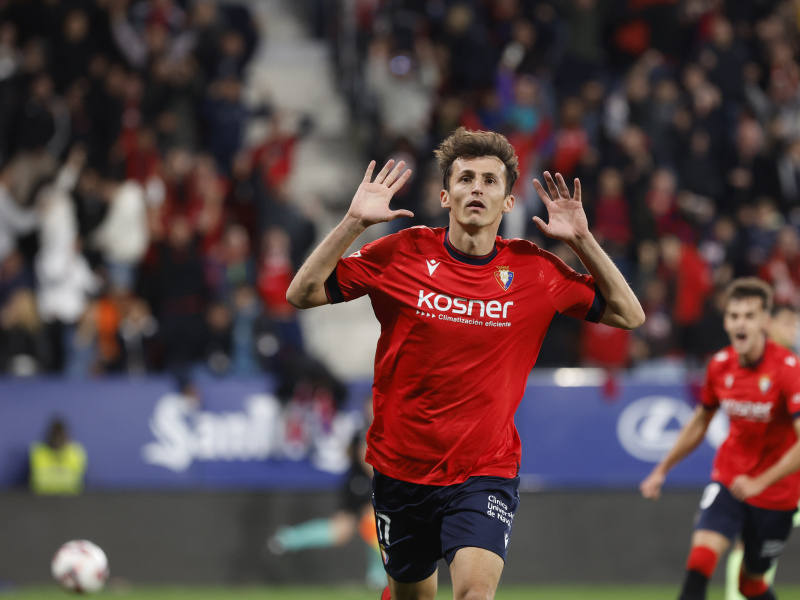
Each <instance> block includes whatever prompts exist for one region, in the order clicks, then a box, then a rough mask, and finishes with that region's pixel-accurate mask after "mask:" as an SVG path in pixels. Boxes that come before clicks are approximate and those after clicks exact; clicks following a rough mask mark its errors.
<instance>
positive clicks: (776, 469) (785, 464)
mask: <svg viewBox="0 0 800 600" xmlns="http://www.w3.org/2000/svg"><path fill="white" fill-rule="evenodd" d="M799 470H800V440H798V441H797V442H795V444H794V445H793V446H792V447H791V448H789V450H788V451H787V452H786V454H784V455H783V456H782V457H781V459H780V460H779V461H778V462H776V463H775V464H774V465H772V466H771V467H770V468H769V469H767V470H766V471H764V472H763V473H761V475H759V476H758V477H756V479H757V480H758V482H759V483H760V484H761V485H763V486H764V488H768V487H769V486H771V485H772V484H773V483H776V482H778V481H780V480H781V479H783V478H784V477H786V476H787V475H791V474H792V473H794V472H795V471H799Z"/></svg>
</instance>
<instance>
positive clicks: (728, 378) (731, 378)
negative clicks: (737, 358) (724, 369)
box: [725, 373, 733, 388]
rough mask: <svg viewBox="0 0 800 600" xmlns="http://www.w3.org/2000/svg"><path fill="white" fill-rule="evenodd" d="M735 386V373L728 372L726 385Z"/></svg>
mask: <svg viewBox="0 0 800 600" xmlns="http://www.w3.org/2000/svg"><path fill="white" fill-rule="evenodd" d="M731 386H733V373H728V374H727V375H725V387H726V388H730V387H731Z"/></svg>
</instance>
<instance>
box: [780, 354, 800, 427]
mask: <svg viewBox="0 0 800 600" xmlns="http://www.w3.org/2000/svg"><path fill="white" fill-rule="evenodd" d="M783 362H784V365H783V394H784V397H785V398H786V409H787V410H788V411H789V414H790V415H791V417H792V418H793V419H798V418H800V363H798V359H797V357H796V356H794V355H793V354H789V355H788V356H786V357H785V358H784V359H783Z"/></svg>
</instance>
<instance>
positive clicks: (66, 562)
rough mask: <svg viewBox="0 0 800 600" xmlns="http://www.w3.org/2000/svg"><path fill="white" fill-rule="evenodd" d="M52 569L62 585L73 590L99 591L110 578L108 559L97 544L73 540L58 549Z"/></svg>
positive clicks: (79, 591) (81, 591) (51, 565)
mask: <svg viewBox="0 0 800 600" xmlns="http://www.w3.org/2000/svg"><path fill="white" fill-rule="evenodd" d="M50 571H51V572H52V573H53V577H54V578H55V580H56V581H57V582H58V583H59V585H60V586H61V587H63V588H64V589H66V590H70V591H72V592H78V593H84V592H98V591H100V590H101V589H103V585H104V584H105V582H106V579H108V559H107V558H106V554H105V552H103V551H102V550H101V549H100V548H99V547H98V546H97V545H95V544H93V543H92V542H89V541H87V540H73V541H71V542H67V543H66V544H64V545H63V546H61V548H59V549H58V552H56V554H55V556H53V562H52V563H51V564H50Z"/></svg>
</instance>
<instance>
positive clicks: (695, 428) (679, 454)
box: [656, 407, 713, 476]
mask: <svg viewBox="0 0 800 600" xmlns="http://www.w3.org/2000/svg"><path fill="white" fill-rule="evenodd" d="M712 416H713V413H712V414H707V411H706V409H704V408H703V407H698V408H697V410H696V411H695V413H694V416H693V417H692V420H691V421H689V422H688V423H687V424H686V425H685V426H684V428H683V429H681V432H680V433H679V434H678V439H677V440H675V445H674V446H673V447H672V450H670V451H669V453H668V454H667V455H666V456H665V457H664V458H663V459H662V460H661V462H660V463H659V464H658V466H657V467H656V470H658V471H660V472H661V474H662V475H665V476H666V474H667V473H669V472H670V471H671V470H672V469H674V468H675V467H676V466H677V465H678V464H680V463H681V461H683V459H684V458H686V457H687V456H689V455H690V454H691V453H692V452H694V451H695V449H696V448H697V447H698V446H699V445H700V443H701V442H702V441H703V438H704V437H705V436H706V431H707V430H708V424H709V423H710V422H711V417H712Z"/></svg>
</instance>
